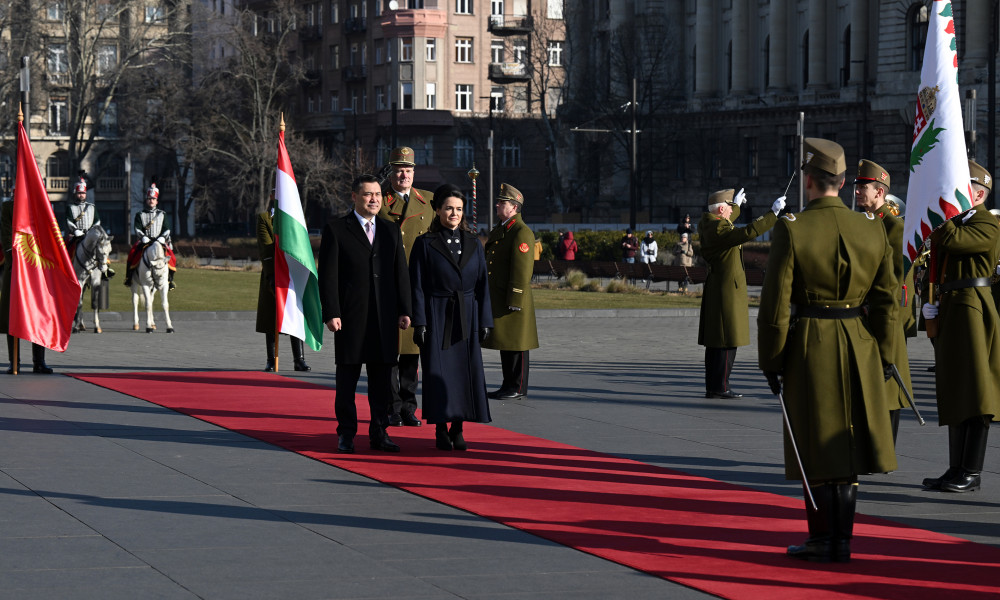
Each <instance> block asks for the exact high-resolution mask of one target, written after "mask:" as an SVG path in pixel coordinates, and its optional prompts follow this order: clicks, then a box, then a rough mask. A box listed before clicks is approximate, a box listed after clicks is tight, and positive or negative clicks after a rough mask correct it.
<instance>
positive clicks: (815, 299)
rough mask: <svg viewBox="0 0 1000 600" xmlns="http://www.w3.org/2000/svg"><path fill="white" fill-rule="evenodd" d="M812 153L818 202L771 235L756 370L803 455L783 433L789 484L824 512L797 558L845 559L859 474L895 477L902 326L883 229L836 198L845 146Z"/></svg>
mask: <svg viewBox="0 0 1000 600" xmlns="http://www.w3.org/2000/svg"><path fill="white" fill-rule="evenodd" d="M804 151H805V157H806V160H805V164H804V165H803V166H802V171H803V174H804V175H805V184H806V194H807V197H808V199H809V204H807V205H806V208H805V210H804V211H802V212H801V213H799V214H798V215H793V214H789V215H786V216H785V217H784V218H782V219H779V221H778V224H777V225H776V226H775V227H774V233H773V236H772V241H771V251H770V254H769V256H768V260H767V271H766V273H767V274H766V276H765V279H764V289H763V292H762V294H761V299H760V311H759V313H758V316H757V329H758V340H757V341H758V350H759V353H758V361H759V366H760V368H761V370H763V371H764V374H765V376H766V377H767V382H768V384H769V385H770V387H771V391H772V392H774V393H775V394H779V393H781V392H782V387H784V403H785V406H786V407H787V412H788V418H789V421H790V423H791V433H794V434H795V441H797V442H798V449H799V451H800V453H801V459H802V467H803V468H802V469H801V470H800V469H799V466H798V463H797V461H796V459H795V454H794V451H793V449H792V444H791V441H792V440H791V438H790V437H789V436H790V435H791V434H790V433H789V432H788V431H786V432H785V477H786V478H788V479H803V485H805V486H809V489H810V490H811V494H812V497H813V498H815V501H816V507H815V508H813V506H812V505H811V504H810V503H809V502H807V503H806V520H807V522H808V525H809V538H808V539H807V540H806V541H805V543H804V544H802V545H799V546H789V547H788V555H789V556H792V557H794V558H798V559H803V560H809V561H814V562H830V561H834V562H848V561H849V560H850V558H851V537H852V535H853V531H854V510H855V505H856V503H857V482H858V475H859V474H861V473H885V472H888V471H892V470H894V469H895V468H896V453H895V448H894V446H893V443H892V425H891V423H890V422H889V412H888V411H887V410H886V389H887V388H886V384H885V379H886V378H885V376H884V373H885V371H886V369H887V367H888V364H889V361H890V360H891V357H892V356H893V348H892V344H893V340H894V339H895V333H896V330H897V329H898V326H897V324H896V312H897V308H896V304H897V303H896V290H897V289H898V287H897V282H896V276H895V275H894V274H893V265H892V247H891V246H890V245H889V241H888V239H887V238H886V236H885V229H884V227H883V226H882V223H881V222H880V221H879V220H877V219H876V218H875V216H874V215H872V214H870V213H869V214H862V213H857V212H853V211H851V210H850V209H849V208H848V207H847V206H846V205H845V204H844V203H843V202H842V201H841V200H840V198H839V197H838V195H837V194H838V191H839V190H840V188H841V187H843V185H844V176H845V175H846V171H847V165H846V163H845V161H844V150H843V148H841V147H840V145H838V144H836V143H834V142H831V141H829V140H824V139H819V138H806V139H805V143H804ZM865 302H867V309H868V310H867V322H866V319H865V311H864V307H863V304H864V303H865ZM803 471H804V474H803ZM806 477H808V479H806Z"/></svg>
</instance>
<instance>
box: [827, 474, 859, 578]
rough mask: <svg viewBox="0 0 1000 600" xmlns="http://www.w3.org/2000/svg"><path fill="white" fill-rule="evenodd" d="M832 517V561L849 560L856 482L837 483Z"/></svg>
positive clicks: (856, 492)
mask: <svg viewBox="0 0 1000 600" xmlns="http://www.w3.org/2000/svg"><path fill="white" fill-rule="evenodd" d="M834 493H835V494H836V498H835V504H836V510H835V512H834V517H835V518H836V521H837V526H836V528H835V529H834V530H833V548H832V555H831V558H832V560H833V562H839V563H845V562H851V538H852V537H854V512H855V509H856V507H857V504H858V484H856V483H838V484H837V486H836V490H835V491H834Z"/></svg>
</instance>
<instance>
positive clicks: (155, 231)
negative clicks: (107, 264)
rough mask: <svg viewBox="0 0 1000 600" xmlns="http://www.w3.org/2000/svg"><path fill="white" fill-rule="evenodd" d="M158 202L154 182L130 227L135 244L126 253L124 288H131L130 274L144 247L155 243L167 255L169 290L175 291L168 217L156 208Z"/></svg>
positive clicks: (174, 261)
mask: <svg viewBox="0 0 1000 600" xmlns="http://www.w3.org/2000/svg"><path fill="white" fill-rule="evenodd" d="M159 200H160V190H159V189H157V187H156V182H155V181H154V182H152V183H150V184H149V189H147V190H146V199H145V203H144V208H143V210H142V212H140V213H138V214H137V215H136V216H135V219H133V220H132V227H133V228H134V229H135V236H136V238H137V239H136V242H135V243H134V244H132V249H131V250H129V253H128V262H127V267H126V271H125V287H131V286H132V274H133V273H134V272H135V270H136V269H137V268H138V267H139V260H140V259H141V258H142V253H143V251H144V250H145V249H146V246H148V245H150V244H151V243H153V241H154V240H155V241H157V242H159V243H160V244H162V245H163V251H164V252H165V253H166V255H167V259H168V263H167V265H168V266H169V267H170V274H169V278H170V288H169V289H171V290H173V289H175V288H176V286H175V285H174V273H175V272H176V271H177V257H175V256H174V248H173V246H172V245H171V243H170V217H169V216H168V215H167V213H165V212H163V211H162V210H160V209H158V208H156V205H157V203H159Z"/></svg>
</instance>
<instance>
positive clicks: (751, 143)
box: [743, 137, 757, 177]
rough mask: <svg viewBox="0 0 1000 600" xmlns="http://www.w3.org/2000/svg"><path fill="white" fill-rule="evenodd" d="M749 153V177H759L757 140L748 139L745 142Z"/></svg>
mask: <svg viewBox="0 0 1000 600" xmlns="http://www.w3.org/2000/svg"><path fill="white" fill-rule="evenodd" d="M743 143H744V145H745V146H746V153H747V177H756V176H757V138H755V137H748V138H746V139H745V140H744V142H743Z"/></svg>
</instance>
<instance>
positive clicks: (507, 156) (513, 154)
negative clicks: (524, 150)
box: [500, 138, 521, 167]
mask: <svg viewBox="0 0 1000 600" xmlns="http://www.w3.org/2000/svg"><path fill="white" fill-rule="evenodd" d="M500 155H501V156H502V157H503V166H505V167H520V166H521V142H519V141H517V140H516V139H513V138H507V139H505V140H504V141H503V143H501V144H500Z"/></svg>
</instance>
